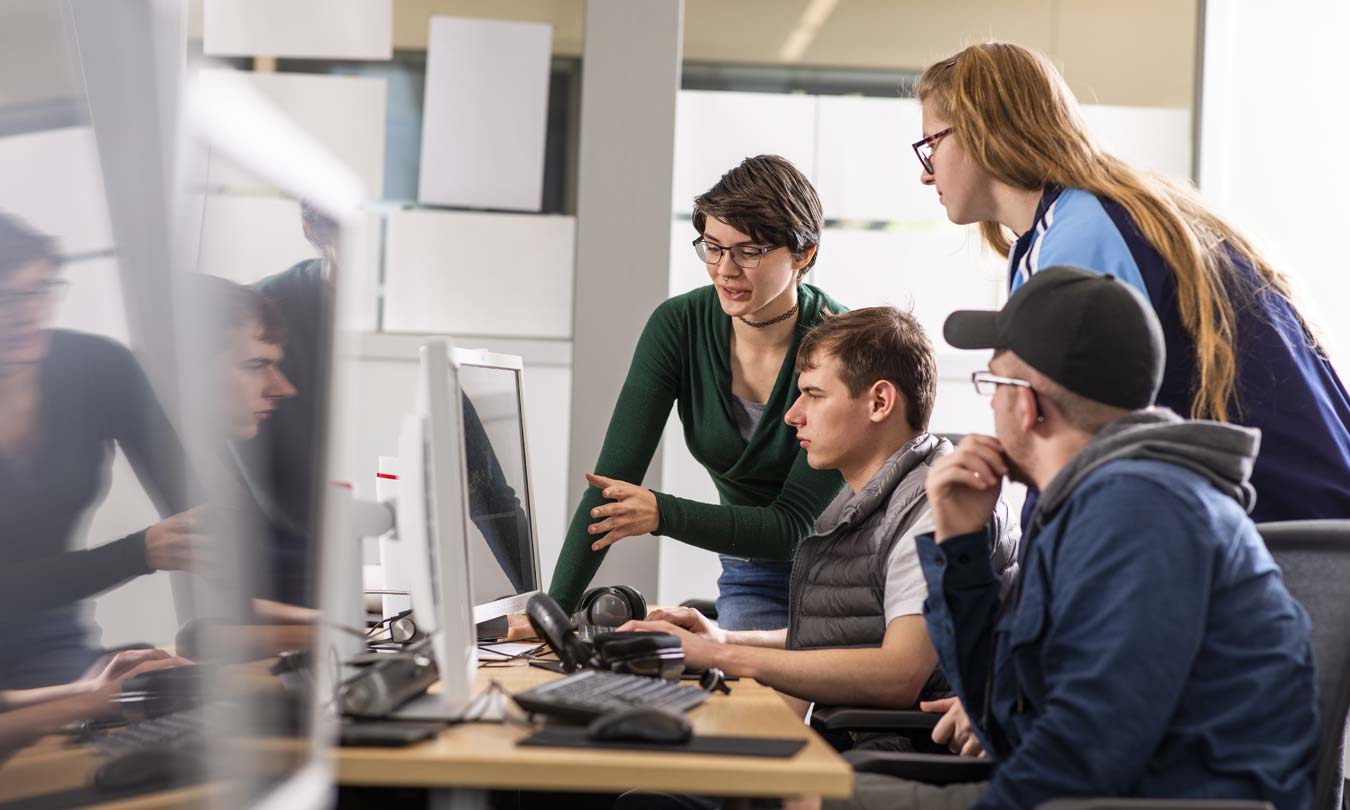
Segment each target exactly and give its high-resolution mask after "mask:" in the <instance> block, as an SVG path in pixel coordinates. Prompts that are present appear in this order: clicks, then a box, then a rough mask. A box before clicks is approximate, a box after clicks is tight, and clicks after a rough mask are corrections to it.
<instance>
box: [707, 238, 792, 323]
mask: <svg viewBox="0 0 1350 810" xmlns="http://www.w3.org/2000/svg"><path fill="white" fill-rule="evenodd" d="M703 239H704V241H705V242H706V243H707V244H708V245H710V246H711V245H717V246H720V247H722V248H729V250H722V251H721V256H720V259H721V260H720V261H719V262H718V263H717V264H710V263H707V262H705V264H706V265H707V268H708V277H709V278H710V279H712V283H713V284H714V285H716V286H717V300H718V302H719V303H721V305H722V311H723V312H725V313H726V314H727V315H730V316H731V317H733V318H735V317H750V316H752V315H754V314H755V313H757V312H759V311H761V310H766V309H767V310H768V311H767V313H766V314H767V315H770V316H772V315H777V314H779V313H781V312H783V311H784V310H786V309H787V308H788V307H789V306H791V304H787V305H786V306H783V305H782V304H783V303H785V300H786V299H790V298H791V296H793V295H795V294H796V289H797V269H798V268H799V267H802V266H804V265H805V264H806V261H807V260H808V259H809V257H806V258H805V259H801V260H800V261H799V260H798V259H797V258H794V257H793V255H792V253H791V252H790V251H789V250H788V249H787V248H785V247H779V246H776V245H766V244H763V243H761V242H756V241H755V240H754V239H751V238H750V237H749V236H748V235H747V234H744V233H741V232H740V231H738V230H736V229H735V228H733V227H731V226H730V225H728V224H726V223H725V222H723V221H722V220H720V219H717V218H715V217H708V220H707V222H706V223H704V226H703ZM737 248H777V249H776V250H770V251H769V252H768V253H764V254H763V255H760V256H759V257H758V258H759V265H758V266H756V267H753V268H750V269H749V270H746V269H744V268H742V267H740V266H738V265H737V264H736V262H735V261H733V256H732V252H733V251H735V250H736V249H737ZM714 252H716V251H714ZM755 252H756V253H758V251H755ZM752 320H754V319H753V318H752Z"/></svg>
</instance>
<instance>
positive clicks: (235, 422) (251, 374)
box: [223, 320, 295, 440]
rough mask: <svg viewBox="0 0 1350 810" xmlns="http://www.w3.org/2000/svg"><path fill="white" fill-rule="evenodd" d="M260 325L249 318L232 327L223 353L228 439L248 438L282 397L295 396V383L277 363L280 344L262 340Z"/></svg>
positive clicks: (255, 431) (278, 361)
mask: <svg viewBox="0 0 1350 810" xmlns="http://www.w3.org/2000/svg"><path fill="white" fill-rule="evenodd" d="M262 335H263V328H262V324H260V323H258V322H257V321H256V320H249V321H248V322H246V323H245V324H244V325H243V326H241V327H240V328H238V329H236V330H234V336H233V338H232V339H231V341H230V347H229V348H228V349H227V350H226V352H225V367H226V374H225V379H224V386H223V387H224V389H225V390H224V392H223V393H224V397H223V399H224V401H225V402H226V403H228V406H229V407H228V413H227V419H228V422H229V424H228V426H227V429H228V431H229V436H230V438H231V439H237V440H244V439H251V438H253V437H254V436H256V435H257V433H258V426H259V425H261V424H262V423H263V422H264V421H265V420H267V419H269V418H270V417H271V416H272V414H273V412H275V411H276V409H277V405H278V404H279V403H280V402H281V401H282V400H283V399H290V398H291V397H293V396H295V386H293V385H291V381H290V380H288V379H286V375H285V374H283V373H282V371H281V368H280V366H279V365H278V364H279V363H280V362H281V358H282V356H283V353H282V348H281V345H280V344H277V343H269V342H267V341H265V340H263V339H262Z"/></svg>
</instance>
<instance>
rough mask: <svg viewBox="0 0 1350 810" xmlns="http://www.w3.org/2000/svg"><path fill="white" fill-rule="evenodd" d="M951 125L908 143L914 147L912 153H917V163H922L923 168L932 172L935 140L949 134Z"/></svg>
mask: <svg viewBox="0 0 1350 810" xmlns="http://www.w3.org/2000/svg"><path fill="white" fill-rule="evenodd" d="M951 132H952V127H947V128H946V129H944V130H942V131H941V132H935V133H933V134H932V135H929V136H928V137H927V138H924V139H923V140H921V141H915V142H914V143H912V144H910V145H911V146H913V147H914V154H915V155H918V157H919V163H921V164H922V165H923V170H924V171H926V172H928V173H929V174H933V149H935V148H936V147H937V142H938V141H940V140H942V138H943V137H944V136H946V135H950V134H951Z"/></svg>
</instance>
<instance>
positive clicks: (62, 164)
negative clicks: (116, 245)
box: [0, 127, 113, 254]
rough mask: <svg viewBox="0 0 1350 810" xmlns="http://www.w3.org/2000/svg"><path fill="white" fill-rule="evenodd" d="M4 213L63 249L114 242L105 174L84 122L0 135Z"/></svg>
mask: <svg viewBox="0 0 1350 810" xmlns="http://www.w3.org/2000/svg"><path fill="white" fill-rule="evenodd" d="M0 178H4V180H3V183H4V191H3V195H4V198H3V203H0V209H2V210H3V212H4V213H7V214H11V215H13V216H16V217H18V218H19V219H20V220H22V221H23V222H25V223H27V224H28V225H29V226H30V227H32V228H35V229H36V230H38V231H41V232H43V233H45V234H47V235H49V236H54V237H56V238H57V240H59V242H60V245H59V249H60V250H61V251H62V252H63V253H66V254H72V253H86V252H89V251H96V250H107V249H109V248H111V247H112V245H113V237H112V227H111V226H110V225H109V223H108V204H107V199H106V197H104V194H103V174H102V172H101V171H100V170H99V163H98V154H97V152H96V151H95V148H94V133H93V130H91V129H90V128H88V127H70V128H67V129H52V130H46V131H43V132H34V133H30V134H25V135H11V136H9V137H7V138H0Z"/></svg>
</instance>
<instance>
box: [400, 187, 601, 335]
mask: <svg viewBox="0 0 1350 810" xmlns="http://www.w3.org/2000/svg"><path fill="white" fill-rule="evenodd" d="M575 239H576V220H575V218H574V217H564V216H527V215H523V214H482V213H467V212H457V211H415V210H413V211H393V212H390V214H389V221H388V230H387V247H386V254H385V286H384V328H385V329H386V330H387V331H391V332H442V333H453V334H457V335H474V334H478V335H504V336H520V337H551V338H565V337H570V336H571V333H572V266H573V254H574V245H575ZM621 282H622V279H616V283H621Z"/></svg>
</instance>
